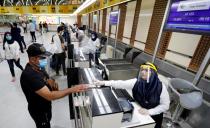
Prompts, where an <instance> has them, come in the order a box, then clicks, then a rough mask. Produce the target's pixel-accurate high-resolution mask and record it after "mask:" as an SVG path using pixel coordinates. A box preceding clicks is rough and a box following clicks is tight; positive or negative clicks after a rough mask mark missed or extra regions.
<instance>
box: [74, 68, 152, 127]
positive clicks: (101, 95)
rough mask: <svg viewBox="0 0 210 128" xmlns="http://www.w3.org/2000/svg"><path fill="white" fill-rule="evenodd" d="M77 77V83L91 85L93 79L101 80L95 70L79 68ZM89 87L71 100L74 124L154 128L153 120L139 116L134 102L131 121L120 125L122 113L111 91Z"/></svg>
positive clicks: (106, 88) (107, 88) (109, 89)
mask: <svg viewBox="0 0 210 128" xmlns="http://www.w3.org/2000/svg"><path fill="white" fill-rule="evenodd" d="M78 77H79V79H78V80H79V83H90V84H91V83H92V82H93V80H94V79H99V80H101V75H100V74H99V72H98V70H97V69H96V68H80V69H79V70H78ZM91 87H92V89H90V90H88V91H87V92H86V93H83V94H77V95H74V98H73V99H76V100H73V102H76V103H73V105H76V106H70V107H73V108H74V109H76V110H74V112H76V114H75V113H74V114H75V115H74V116H75V117H77V119H76V118H75V119H74V120H77V123H75V124H77V125H78V124H79V125H78V126H83V127H84V128H89V127H91V128H99V127H100V128H130V127H139V128H154V125H155V122H154V121H153V119H152V118H151V117H150V116H145V115H141V114H139V112H138V109H139V108H140V106H139V105H138V104H137V103H135V102H133V103H132V105H133V106H134V111H133V116H132V120H131V121H130V122H123V123H122V122H121V121H122V118H123V111H122V108H121V107H120V105H119V104H118V100H117V97H116V96H115V94H114V92H113V91H112V89H111V88H109V87H104V88H97V87H95V86H94V85H92V86H91ZM130 91H131V90H130ZM128 92H129V90H128ZM75 97H77V98H75ZM81 97H82V98H81ZM87 97H88V98H87ZM78 99H84V101H85V102H86V101H88V102H87V104H86V103H78V101H79V100H78ZM79 102H81V101H79ZM84 104H85V105H84ZM78 106H79V107H78Z"/></svg>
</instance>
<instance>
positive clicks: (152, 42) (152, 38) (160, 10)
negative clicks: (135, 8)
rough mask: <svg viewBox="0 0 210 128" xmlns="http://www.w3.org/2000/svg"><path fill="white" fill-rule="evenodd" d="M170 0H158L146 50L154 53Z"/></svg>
mask: <svg viewBox="0 0 210 128" xmlns="http://www.w3.org/2000/svg"><path fill="white" fill-rule="evenodd" d="M167 2H168V0H156V1H155V6H154V10H153V15H152V20H151V23H150V28H149V33H148V37H147V41H146V46H145V49H144V51H145V52H146V53H149V54H153V52H154V49H155V46H156V42H157V38H158V34H159V32H160V28H161V24H162V21H163V17H164V13H165V9H166V5H167Z"/></svg>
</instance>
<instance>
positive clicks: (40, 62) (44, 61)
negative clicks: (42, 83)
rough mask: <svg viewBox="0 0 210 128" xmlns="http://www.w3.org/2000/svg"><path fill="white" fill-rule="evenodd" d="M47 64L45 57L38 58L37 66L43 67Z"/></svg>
mask: <svg viewBox="0 0 210 128" xmlns="http://www.w3.org/2000/svg"><path fill="white" fill-rule="evenodd" d="M46 66H47V59H41V60H39V67H40V68H45V67H46Z"/></svg>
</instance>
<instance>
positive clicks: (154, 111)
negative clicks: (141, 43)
mask: <svg viewBox="0 0 210 128" xmlns="http://www.w3.org/2000/svg"><path fill="white" fill-rule="evenodd" d="M95 84H96V85H105V86H112V87H115V88H125V89H132V94H133V98H134V99H135V101H136V102H137V103H138V104H139V105H140V106H141V108H140V109H139V113H141V114H143V115H150V116H151V117H152V118H153V119H154V121H155V122H156V125H155V128H161V125H162V120H163V112H165V111H167V110H168V109H169V104H170V99H169V94H168V91H167V89H166V87H165V85H164V84H162V82H161V81H160V80H159V78H158V74H157V68H156V66H155V65H154V64H152V63H149V62H147V63H145V64H143V65H141V66H140V71H139V75H138V77H137V78H134V79H130V80H124V81H123V80H116V81H113V80H111V81H97V82H95Z"/></svg>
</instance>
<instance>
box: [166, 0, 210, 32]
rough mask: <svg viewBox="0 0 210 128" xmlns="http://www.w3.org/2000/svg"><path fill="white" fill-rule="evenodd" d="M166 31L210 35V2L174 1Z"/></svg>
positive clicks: (200, 0) (199, 0) (204, 0)
mask: <svg viewBox="0 0 210 128" xmlns="http://www.w3.org/2000/svg"><path fill="white" fill-rule="evenodd" d="M165 29H172V30H175V31H176V30H177V31H189V32H192V33H208V34H210V0H173V2H172V4H171V8H170V13H169V15H168V20H167V21H166V25H165Z"/></svg>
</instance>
